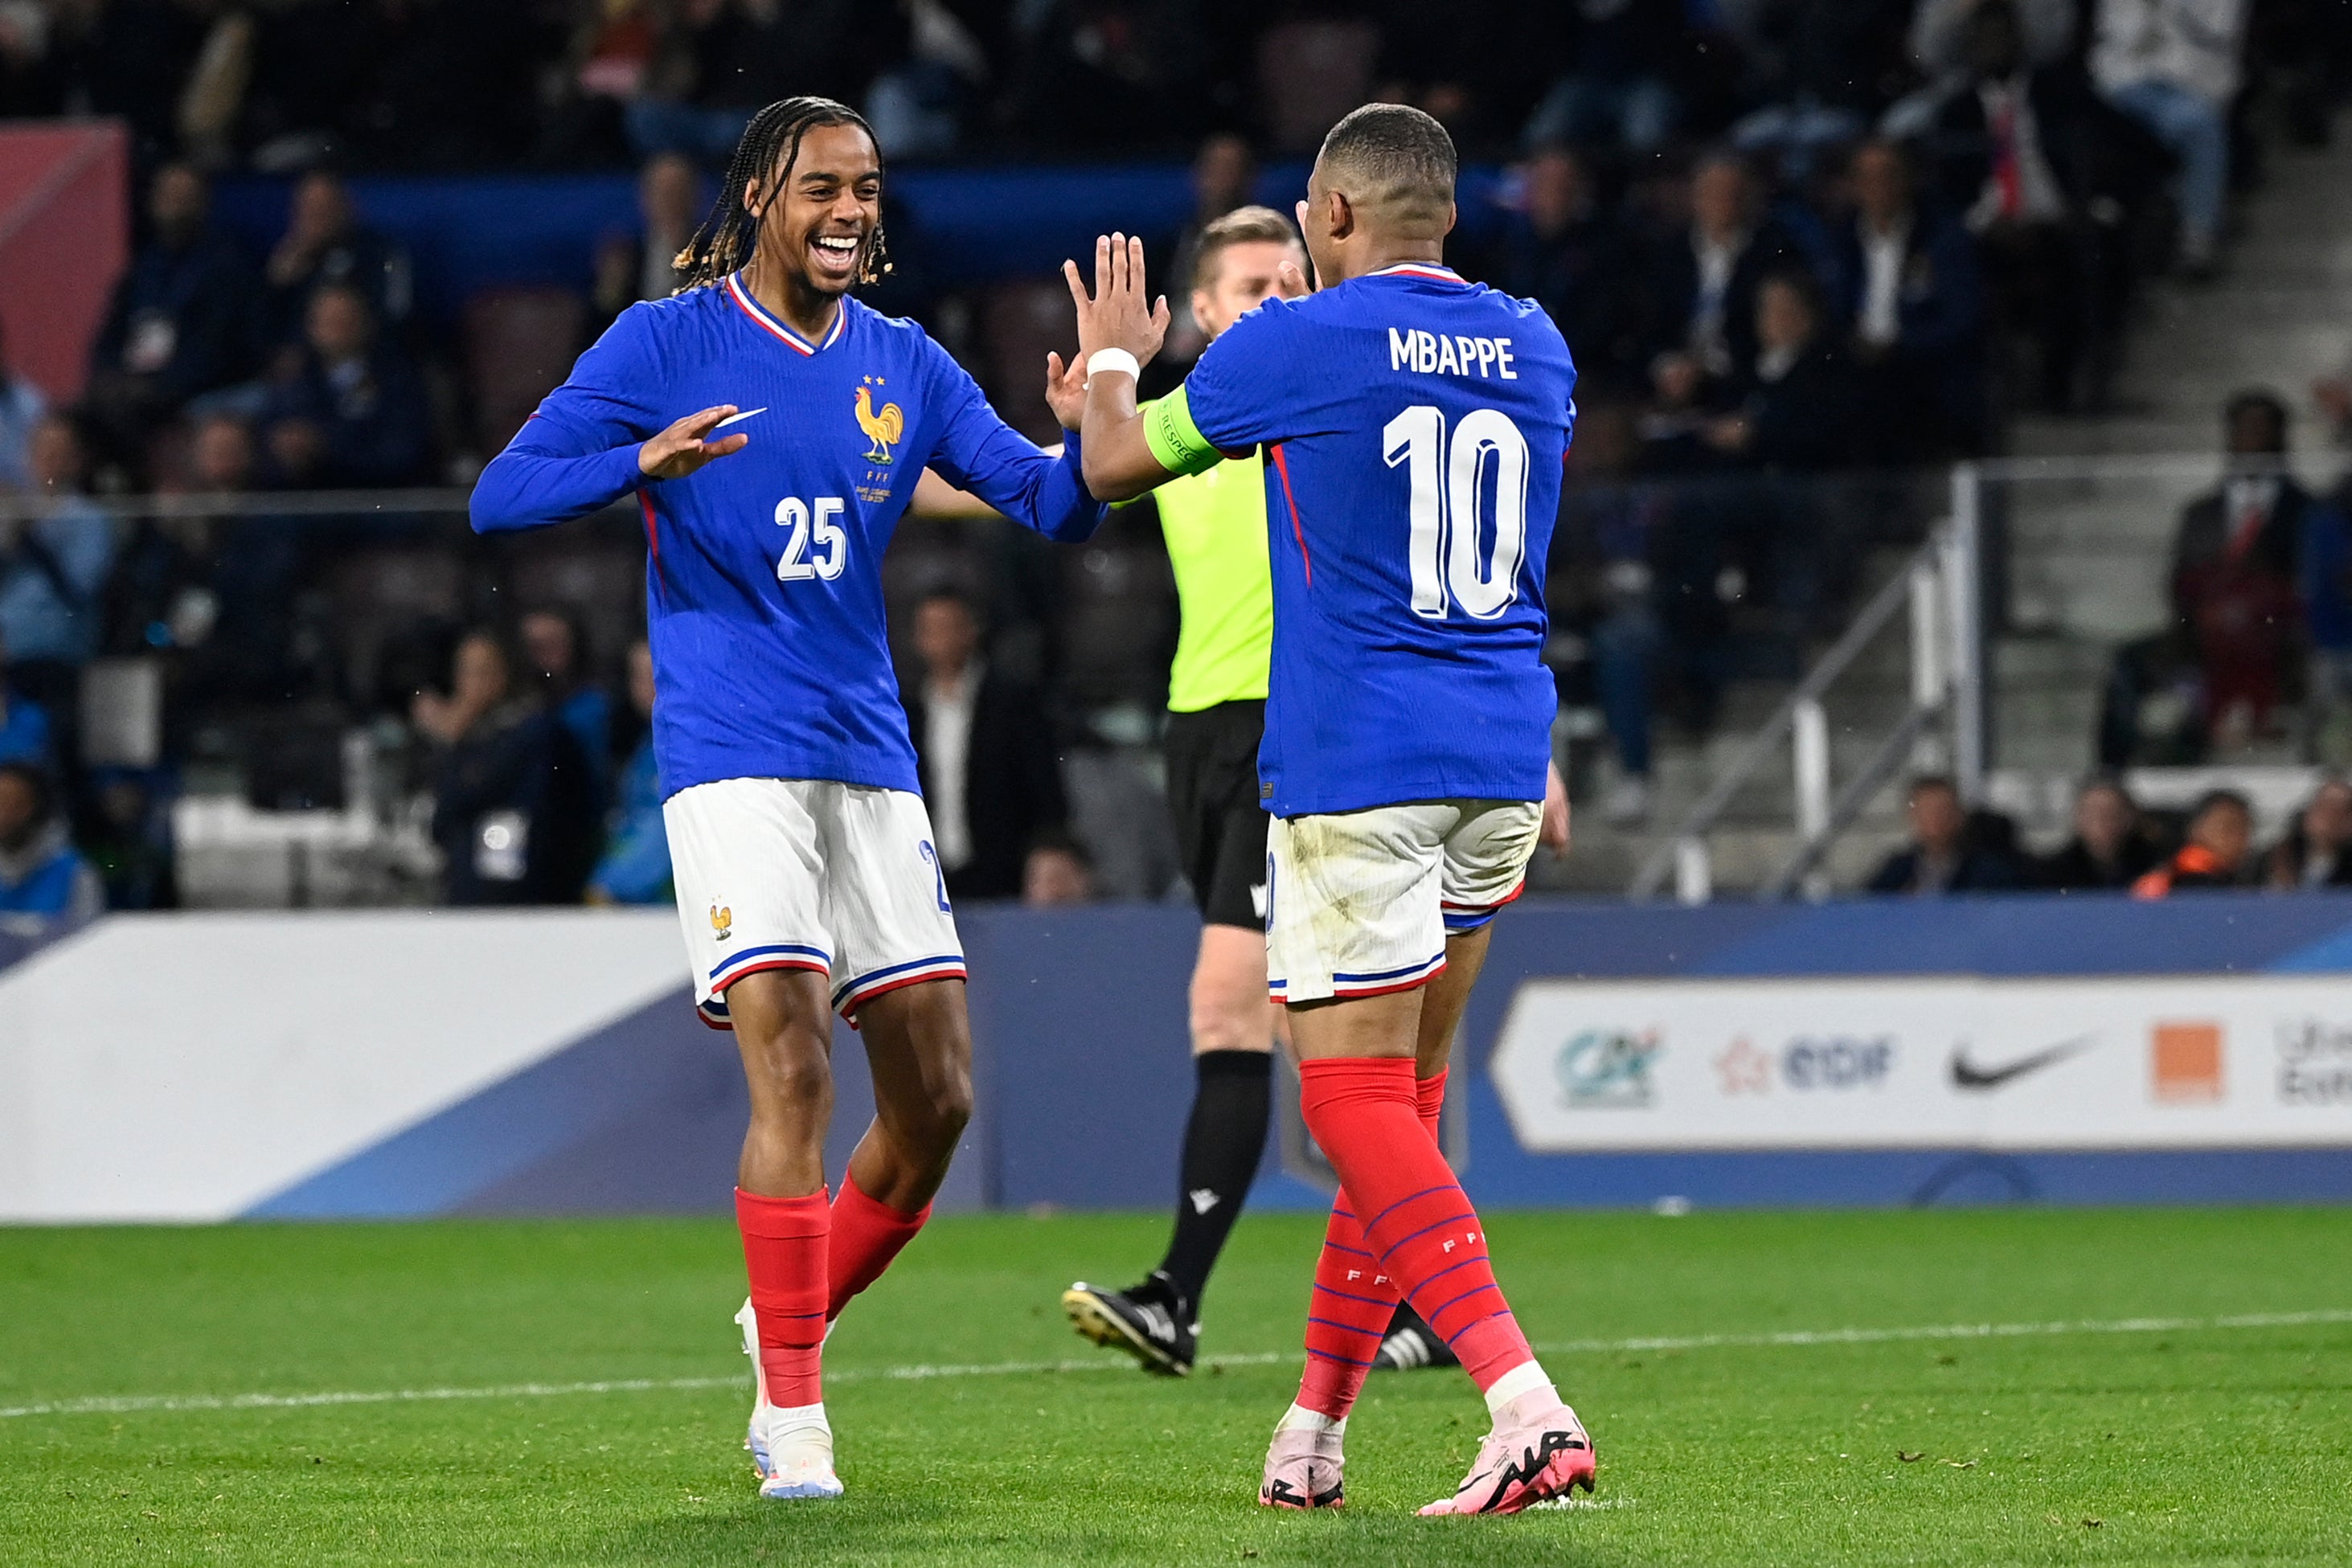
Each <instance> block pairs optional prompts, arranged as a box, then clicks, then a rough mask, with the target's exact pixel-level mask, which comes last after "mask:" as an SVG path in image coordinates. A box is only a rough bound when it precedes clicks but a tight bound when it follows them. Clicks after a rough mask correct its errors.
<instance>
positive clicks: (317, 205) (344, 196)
mask: <svg viewBox="0 0 2352 1568" xmlns="http://www.w3.org/2000/svg"><path fill="white" fill-rule="evenodd" d="M262 277H263V279H264V281H265V282H266V284H267V285H268V304H269V309H268V315H269V323H268V329H269V339H270V341H271V342H273V343H294V342H299V341H301V340H302V338H303V335H304V332H305V330H306V329H307V321H306V317H307V315H308V312H309V310H310V300H311V298H312V297H313V296H315V295H316V294H317V293H318V291H319V290H320V288H321V287H325V286H326V285H328V284H341V285H344V286H345V287H350V288H352V289H355V290H357V291H358V293H359V295H360V297H361V298H362V299H364V300H365V301H366V302H367V306H368V309H369V311H370V312H371V313H372V314H373V316H374V318H375V320H376V322H377V325H378V326H379V327H380V328H382V329H385V330H387V331H390V332H393V333H394V334H397V332H398V330H399V329H400V328H401V327H402V325H403V324H404V323H405V322H406V321H407V319H408V310H409V306H410V304H411V303H412V301H413V298H414V295H415V280H414V278H413V277H412V276H411V269H410V267H409V260H408V253H407V252H406V251H405V250H403V249H402V248H401V247H400V246H396V245H394V244H393V243H392V242H391V241H390V240H387V239H385V238H384V237H383V235H380V234H378V233H376V232H375V231H374V230H373V229H372V228H369V227H367V226H366V225H363V224H362V223H361V222H360V220H359V213H358V210H357V209H356V208H355V207H354V206H353V205H352V193H351V190H350V187H348V186H346V185H345V184H344V183H342V181H341V180H340V179H338V178H337V177H336V176H335V175H333V174H331V173H329V172H326V171H325V170H323V169H314V170H312V171H311V172H310V173H308V174H305V175H303V176H302V177H301V178H300V179H299V180H298V181H296V182H295V183H294V196H293V203H292V205H291V207H290V208H289V214H288V218H287V224H286V236H285V237H284V238H283V239H281V240H279V241H278V247H277V248H276V249H275V250H273V251H271V252H270V253H269V260H268V263H267V264H266V265H265V266H264V267H263V268H262Z"/></svg>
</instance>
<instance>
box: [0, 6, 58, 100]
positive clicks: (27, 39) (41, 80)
mask: <svg viewBox="0 0 2352 1568" xmlns="http://www.w3.org/2000/svg"><path fill="white" fill-rule="evenodd" d="M53 32H54V29H53V27H52V26H51V23H50V19H49V11H48V9H47V7H46V6H44V5H39V4H37V3H36V0H0V120H30V119H33V118H35V117H36V116H38V115H48V114H55V113H57V112H58V110H62V109H63V108H64V107H65V99H66V84H65V78H64V76H63V74H62V73H61V72H60V71H59V70H58V63H57V61H56V60H55V58H53V57H52V56H51V54H50V43H51V40H52V36H53Z"/></svg>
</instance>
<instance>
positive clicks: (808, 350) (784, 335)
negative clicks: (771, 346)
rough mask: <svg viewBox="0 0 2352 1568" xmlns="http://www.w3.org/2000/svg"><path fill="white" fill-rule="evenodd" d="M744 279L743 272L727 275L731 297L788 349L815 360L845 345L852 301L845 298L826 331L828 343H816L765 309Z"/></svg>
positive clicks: (825, 337) (825, 336)
mask: <svg viewBox="0 0 2352 1568" xmlns="http://www.w3.org/2000/svg"><path fill="white" fill-rule="evenodd" d="M742 277H743V275H742V274H741V273H740V272H730V273H729V274H728V275H727V293H728V295H729V297H730V298H732V299H733V300H734V301H735V303H736V305H737V306H738V307H740V308H741V310H742V312H743V314H745V315H746V316H749V317H750V318H751V319H752V320H753V321H754V322H756V323H757V324H758V325H759V326H760V327H761V328H762V329H765V330H766V331H767V332H768V333H769V335H770V336H772V337H774V338H776V339H778V340H781V341H782V343H783V345H784V347H786V348H788V349H791V350H793V351H794V352H795V353H799V354H803V355H811V356H813V355H814V354H815V353H816V352H817V351H818V350H822V349H830V348H832V347H833V346H834V345H835V343H838V342H839V341H841V334H842V332H843V331H844V330H845V329H846V328H847V327H848V325H849V299H848V297H847V296H846V295H845V296H843V298H842V300H841V303H840V304H839V305H838V306H837V307H836V308H835V310H834V312H833V325H832V326H831V327H830V328H828V329H826V331H825V334H824V342H822V343H812V342H810V341H809V340H807V339H806V338H803V337H802V336H801V335H800V334H799V333H798V332H795V331H793V329H791V328H790V327H787V326H785V325H784V324H783V323H782V321H779V320H777V319H775V318H774V317H773V316H772V315H770V314H769V313H768V312H767V311H766V310H764V309H762V308H761V305H760V302H759V301H758V300H757V299H754V298H751V290H750V289H748V288H746V287H743V283H742Z"/></svg>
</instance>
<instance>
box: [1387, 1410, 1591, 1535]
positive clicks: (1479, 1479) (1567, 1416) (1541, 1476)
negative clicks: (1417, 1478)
mask: <svg viewBox="0 0 2352 1568" xmlns="http://www.w3.org/2000/svg"><path fill="white" fill-rule="evenodd" d="M1594 1469H1595V1465H1594V1459H1593V1454H1592V1439H1591V1437H1587V1436H1585V1432H1584V1423H1582V1422H1581V1421H1579V1420H1578V1419H1577V1418H1576V1412H1575V1411H1573V1410H1571V1409H1570V1408H1569V1407H1568V1406H1565V1405H1563V1404H1561V1403H1560V1399H1559V1395H1558V1394H1556V1393H1554V1392H1553V1391H1552V1387H1551V1385H1550V1384H1549V1383H1546V1384H1544V1385H1542V1386H1541V1387H1539V1388H1533V1389H1530V1390H1528V1392H1527V1393H1525V1394H1522V1395H1520V1396H1517V1398H1514V1399H1512V1400H1510V1401H1509V1402H1507V1404H1505V1405H1504V1406H1502V1407H1501V1408H1500V1409H1498V1410H1496V1412H1495V1427H1494V1429H1493V1430H1492V1431H1490V1432H1488V1433H1487V1434H1486V1441H1485V1442H1483V1443H1481V1444H1479V1445H1478V1458H1476V1459H1475V1461H1473V1462H1472V1464H1471V1466H1470V1473H1469V1474H1468V1475H1466V1476H1465V1477H1464V1478H1463V1479H1462V1484H1461V1485H1460V1486H1459V1487H1456V1488H1455V1489H1454V1495H1453V1496H1452V1497H1449V1498H1441V1499H1440V1500H1437V1501H1435V1502H1433V1503H1431V1504H1430V1505H1429V1506H1428V1507H1427V1508H1424V1509H1423V1510H1422V1512H1423V1513H1517V1512H1518V1511H1520V1510H1521V1509H1523V1508H1526V1507H1527V1506H1528V1504H1530V1503H1537V1502H1541V1501H1542V1500H1544V1499H1546V1498H1549V1497H1558V1496H1559V1495H1561V1494H1562V1493H1564V1492H1567V1491H1569V1490H1571V1489H1573V1488H1576V1487H1582V1488H1583V1489H1584V1490H1586V1491H1591V1490H1592V1477H1593V1471H1594Z"/></svg>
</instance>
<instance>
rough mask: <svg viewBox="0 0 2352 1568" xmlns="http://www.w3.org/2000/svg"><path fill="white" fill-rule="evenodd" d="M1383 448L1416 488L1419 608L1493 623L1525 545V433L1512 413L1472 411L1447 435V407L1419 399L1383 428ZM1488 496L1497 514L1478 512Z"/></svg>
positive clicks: (1505, 603)
mask: <svg viewBox="0 0 2352 1568" xmlns="http://www.w3.org/2000/svg"><path fill="white" fill-rule="evenodd" d="M1381 457H1382V458H1383V459H1385V460H1386V462H1387V463H1388V465H1389V466H1390V467H1391V468H1393V467H1395V466H1396V465H1398V464H1400V463H1402V464H1403V465H1404V466H1405V476H1406V478H1407V479H1408V480H1409V481H1410V483H1411V485H1412V505H1411V510H1410V517H1411V521H1412V538H1411V541H1410V543H1409V544H1408V546H1407V553H1408V554H1409V555H1410V557H1411V559H1412V612H1413V613H1414V614H1415V615H1418V616H1421V617H1423V619H1424V620H1429V621H1443V620H1444V619H1445V617H1446V615H1447V614H1448V612H1450V610H1451V609H1453V608H1454V607H1457V606H1458V607H1459V608H1460V609H1461V611H1462V612H1463V613H1464V614H1465V615H1467V616H1469V617H1470V618H1471V619H1473V620H1475V621H1491V620H1493V619H1494V618H1495V617H1496V616H1497V615H1500V614H1501V613H1502V612H1504V611H1506V610H1507V609H1509V608H1510V605H1511V601H1513V600H1514V599H1517V597H1518V593H1519V561H1520V559H1521V558H1522V557H1523V556H1524V555H1525V554H1526V553H1527V548H1528V439H1527V437H1526V436H1524V435H1522V434H1519V427H1518V426H1517V425H1516V424H1514V423H1511V419H1510V416H1509V415H1508V414H1507V413H1503V412H1502V411H1501V410H1499V409H1492V408H1475V409H1472V410H1471V411H1470V412H1469V413H1465V414H1464V415H1463V416H1462V417H1461V419H1460V420H1458V421H1456V422H1455V423H1454V432H1453V439H1452V440H1451V441H1450V442H1449V441H1448V440H1447V438H1446V430H1445V414H1444V411H1443V410H1441V409H1439V408H1437V407H1435V406H1434V405H1433V404H1430V403H1416V404H1414V405H1413V406H1412V407H1411V408H1409V409H1406V410H1405V411H1404V412H1403V413H1401V414H1398V415H1397V416H1396V417H1395V418H1394V419H1392V420H1391V421H1389V423H1388V428H1387V429H1385V430H1383V431H1381ZM1490 495H1491V496H1492V497H1493V500H1494V516H1493V517H1492V518H1488V517H1484V516H1482V515H1481V514H1482V512H1483V511H1484V509H1485V508H1484V503H1485V502H1486V499H1487V497H1489V496H1490Z"/></svg>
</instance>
